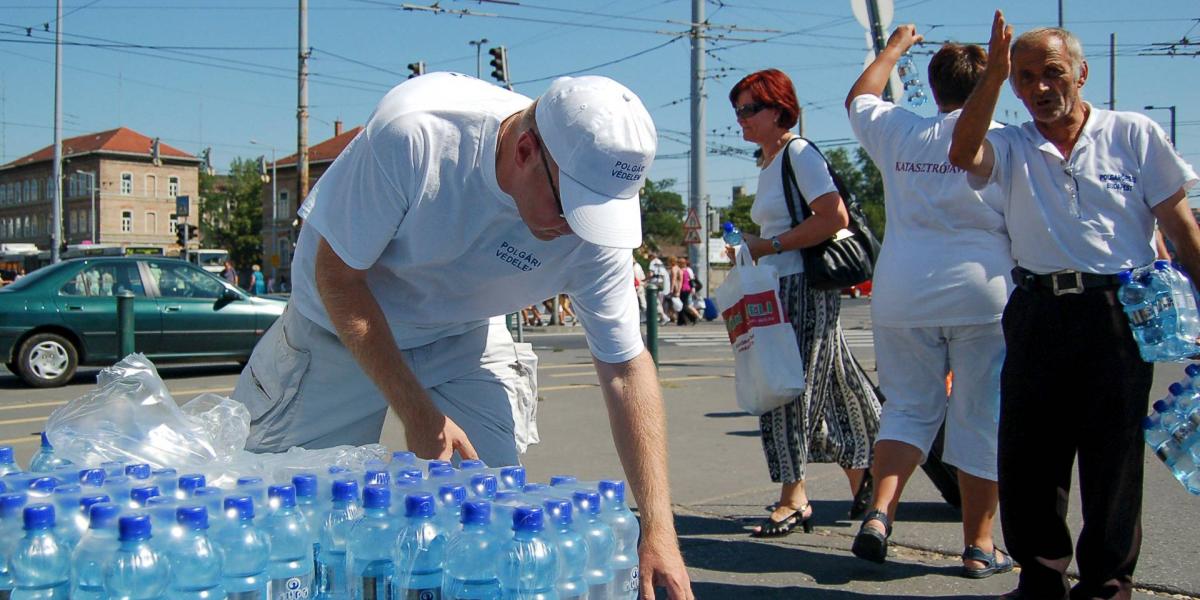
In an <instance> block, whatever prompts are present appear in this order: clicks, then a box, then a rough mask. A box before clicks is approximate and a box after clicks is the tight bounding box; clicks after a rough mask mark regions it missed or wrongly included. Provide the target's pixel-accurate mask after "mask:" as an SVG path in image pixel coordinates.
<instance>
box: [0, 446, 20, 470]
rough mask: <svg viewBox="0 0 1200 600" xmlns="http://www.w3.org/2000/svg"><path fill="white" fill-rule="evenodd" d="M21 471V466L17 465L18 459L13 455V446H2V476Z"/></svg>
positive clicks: (0, 463) (0, 461) (0, 468)
mask: <svg viewBox="0 0 1200 600" xmlns="http://www.w3.org/2000/svg"><path fill="white" fill-rule="evenodd" d="M20 472H21V467H20V466H18V465H17V459H16V457H15V456H13V447H12V446H0V477H4V476H5V475H8V474H9V473H20Z"/></svg>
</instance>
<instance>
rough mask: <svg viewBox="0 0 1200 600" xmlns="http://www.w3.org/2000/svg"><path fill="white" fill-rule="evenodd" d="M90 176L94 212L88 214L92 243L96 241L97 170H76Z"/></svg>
mask: <svg viewBox="0 0 1200 600" xmlns="http://www.w3.org/2000/svg"><path fill="white" fill-rule="evenodd" d="M75 172H76V173H79V174H80V175H87V177H88V192H89V193H91V195H92V213H91V214H90V215H88V230H89V231H91V233H92V243H93V244H95V243H96V172H95V171H75Z"/></svg>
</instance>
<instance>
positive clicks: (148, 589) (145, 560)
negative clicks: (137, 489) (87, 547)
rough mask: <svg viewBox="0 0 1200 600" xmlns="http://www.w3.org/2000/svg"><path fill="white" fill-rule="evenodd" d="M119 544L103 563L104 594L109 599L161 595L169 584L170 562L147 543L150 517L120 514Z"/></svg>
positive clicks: (147, 598) (145, 599)
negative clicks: (122, 515)
mask: <svg viewBox="0 0 1200 600" xmlns="http://www.w3.org/2000/svg"><path fill="white" fill-rule="evenodd" d="M117 527H118V529H119V530H120V538H119V540H120V542H121V544H120V546H119V547H118V548H117V551H116V553H115V554H113V558H112V561H110V562H109V563H107V564H106V565H105V566H104V593H105V595H106V596H107V597H108V598H110V599H111V600H157V599H158V598H163V597H165V595H166V593H167V586H168V585H169V584H170V583H171V564H170V562H169V561H168V559H167V557H166V555H165V554H162V553H160V552H159V551H158V549H157V548H156V547H155V546H154V545H152V544H151V543H150V538H151V536H152V531H153V525H152V523H151V521H150V516H149V515H145V514H133V515H126V516H124V517H121V518H120V520H119V521H118V522H117Z"/></svg>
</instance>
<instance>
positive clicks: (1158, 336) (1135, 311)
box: [1117, 271, 1165, 362]
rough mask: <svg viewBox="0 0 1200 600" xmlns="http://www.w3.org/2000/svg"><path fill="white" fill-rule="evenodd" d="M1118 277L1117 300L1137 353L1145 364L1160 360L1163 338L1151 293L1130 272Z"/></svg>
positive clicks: (1122, 273)
mask: <svg viewBox="0 0 1200 600" xmlns="http://www.w3.org/2000/svg"><path fill="white" fill-rule="evenodd" d="M1118 277H1119V279H1120V281H1121V288H1120V290H1118V291H1117V299H1118V300H1120V301H1121V305H1122V310H1124V311H1125V315H1126V316H1127V317H1128V318H1129V328H1130V329H1132V330H1133V339H1134V340H1135V341H1136V342H1137V345H1138V353H1140V354H1141V355H1142V360H1144V361H1146V362H1154V361H1157V360H1161V359H1160V357H1161V356H1162V355H1163V354H1164V353H1163V352H1162V345H1163V342H1164V339H1165V337H1164V333H1163V328H1162V323H1161V322H1160V321H1159V319H1158V311H1157V305H1156V303H1155V301H1154V294H1153V292H1151V291H1150V290H1149V289H1148V288H1147V287H1146V286H1144V285H1142V284H1141V282H1139V281H1138V280H1137V279H1135V278H1134V277H1133V272H1131V271H1122V272H1121V273H1120V275H1118Z"/></svg>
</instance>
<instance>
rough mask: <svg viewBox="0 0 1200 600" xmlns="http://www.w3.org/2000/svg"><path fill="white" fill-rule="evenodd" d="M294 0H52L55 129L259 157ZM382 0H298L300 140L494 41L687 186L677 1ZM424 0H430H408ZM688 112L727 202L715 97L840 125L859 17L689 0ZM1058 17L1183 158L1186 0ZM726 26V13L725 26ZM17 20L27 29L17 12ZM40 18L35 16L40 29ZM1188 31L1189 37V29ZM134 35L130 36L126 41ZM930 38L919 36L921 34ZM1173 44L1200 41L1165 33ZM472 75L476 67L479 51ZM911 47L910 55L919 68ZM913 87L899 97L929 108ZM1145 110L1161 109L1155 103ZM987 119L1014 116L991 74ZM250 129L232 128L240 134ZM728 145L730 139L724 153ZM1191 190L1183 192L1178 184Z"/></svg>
mask: <svg viewBox="0 0 1200 600" xmlns="http://www.w3.org/2000/svg"><path fill="white" fill-rule="evenodd" d="M297 4H298V2H296V1H295V0H68V1H67V4H66V5H65V12H66V16H65V18H64V27H63V31H64V40H65V41H66V42H68V43H70V44H72V45H68V46H66V47H65V50H64V57H65V65H66V66H65V69H64V72H63V113H64V117H65V118H64V121H65V125H64V136H65V137H70V136H72V135H78V134H81V133H87V132H94V131H101V130H105V129H110V128H113V127H116V126H119V125H123V126H126V127H130V128H133V129H135V130H137V131H140V132H142V133H144V134H146V135H149V136H151V137H154V136H159V137H161V138H162V139H163V140H164V141H166V142H167V143H169V144H171V145H173V146H176V147H178V148H181V149H183V150H186V151H188V152H192V153H196V154H198V153H199V151H200V150H201V149H202V148H204V147H206V146H211V147H212V148H213V158H214V164H215V166H216V167H217V168H218V170H224V169H226V168H227V167H228V165H229V162H230V161H231V160H232V159H233V158H234V157H237V156H245V157H252V156H257V155H259V154H264V153H265V154H267V155H268V156H269V155H270V149H269V147H270V146H271V145H274V146H275V147H276V148H277V152H278V154H279V156H283V155H286V154H290V153H292V152H294V151H295V145H296V119H295V106H296V81H295V73H296V47H297ZM401 4H402V2H401V1H400V0H394V1H393V0H310V2H309V12H310V14H309V45H310V46H311V47H312V48H313V53H312V60H311V62H310V71H311V73H312V77H311V79H310V85H309V90H310V91H309V101H310V104H311V107H310V114H311V119H310V124H309V132H310V133H309V140H310V143H316V142H319V141H321V140H323V139H326V138H327V137H329V136H330V135H332V132H333V121H334V120H335V119H341V120H343V121H344V122H345V123H346V126H347V127H348V128H349V127H352V126H354V125H358V124H361V123H362V122H363V121H364V120H365V119H366V118H367V116H368V115H369V114H370V112H371V110H372V108H373V107H374V105H375V103H376V102H377V101H378V100H379V98H380V97H382V95H383V94H384V93H385V92H386V91H387V90H388V89H389V88H390V87H391V86H393V85H395V84H396V83H398V82H400V81H401V80H403V79H404V78H405V77H406V76H407V75H408V71H407V69H406V68H405V66H406V65H407V64H408V63H410V62H414V61H417V60H424V61H425V62H426V63H427V65H428V68H429V70H453V71H459V72H463V73H468V74H474V73H475V49H474V48H473V47H471V46H470V45H469V44H468V42H469V41H470V40H477V39H480V38H487V39H488V40H489V42H488V44H486V45H485V50H486V47H488V46H492V45H497V44H504V45H505V46H507V47H508V55H509V61H510V65H511V66H510V68H511V71H512V79H513V81H514V82H515V83H516V90H517V91H518V92H521V93H523V94H526V95H529V96H536V95H538V94H539V93H541V91H542V90H544V89H545V86H546V84H547V81H548V80H549V79H550V78H552V77H553V76H556V75H559V74H564V73H571V72H576V71H580V72H585V73H595V74H602V75H608V76H610V77H613V78H615V79H617V80H619V81H621V82H623V83H625V84H626V85H628V86H629V87H630V88H632V89H633V90H634V91H635V92H637V93H638V94H639V95H640V96H641V97H642V99H643V101H644V102H645V104H646V106H647V107H648V108H649V109H650V112H651V114H652V115H653V117H654V120H655V122H656V124H657V126H658V128H659V134H660V140H659V158H658V160H657V161H656V162H655V164H654V166H653V168H652V170H651V172H650V177H651V178H652V179H663V178H673V179H675V180H677V184H676V189H677V190H678V191H679V192H680V193H685V194H686V192H687V177H688V162H687V159H686V153H687V151H688V149H689V146H688V142H687V135H688V133H687V132H688V128H689V116H688V115H689V112H688V111H689V103H688V99H687V98H688V94H689V83H688V82H689V74H690V71H689V56H690V49H689V42H688V40H687V38H685V37H682V36H681V34H682V33H684V32H686V30H687V25H686V23H687V22H689V21H690V18H691V1H690V0H558V1H555V0H530V1H528V2H526V1H524V0H520V1H516V2H511V3H510V2H508V0H505V1H504V2H497V1H494V0H493V1H483V2H480V1H478V0H471V1H468V0H441V2H440V5H441V7H443V8H447V9H452V10H467V11H470V12H472V13H475V15H477V16H452V15H448V14H432V13H429V12H415V11H403V10H399V7H400V6H401ZM411 4H414V5H430V4H432V0H413V1H412V2H411ZM895 4H896V5H895V18H894V23H904V22H912V23H916V24H917V27H918V30H919V31H920V32H922V33H924V34H925V35H926V36H927V37H928V38H929V39H931V40H939V41H940V40H950V39H953V40H957V41H964V42H978V43H986V41H987V36H988V32H989V27H990V22H991V15H992V11H993V10H994V9H995V8H1001V9H1003V10H1004V11H1005V13H1006V15H1007V16H1008V18H1009V21H1010V22H1011V23H1013V24H1014V26H1015V27H1016V29H1017V31H1018V33H1019V32H1020V31H1023V30H1025V29H1029V28H1032V27H1035V26H1040V25H1054V24H1056V23H1057V19H1058V10H1057V3H1056V2H1053V1H1051V0H1019V1H1018V0H1013V1H1002V2H996V3H988V2H974V1H973V2H963V1H961V0H895ZM706 12H707V17H708V20H709V22H710V23H711V24H712V25H714V26H722V27H721V28H717V27H714V28H713V29H712V30H711V32H710V33H711V35H713V36H720V38H719V39H715V38H714V39H709V40H708V41H707V47H708V49H709V53H708V56H707V58H706V66H707V69H708V75H709V78H708V79H706V81H705V84H706V92H707V110H706V121H707V122H706V128H707V129H708V130H709V131H710V135H709V138H708V139H709V143H710V146H715V147H716V148H719V149H724V150H726V151H732V152H733V153H734V154H735V155H712V154H710V155H709V157H708V159H707V177H706V179H707V184H708V193H709V194H710V196H711V198H712V202H713V204H714V205H723V204H727V203H728V202H729V199H730V189H731V187H732V186H733V185H738V184H743V185H746V186H748V187H749V188H753V185H754V181H755V168H754V165H753V163H752V162H751V161H750V160H749V159H748V158H747V156H746V155H747V154H748V152H749V151H750V150H751V149H752V148H751V147H750V145H749V144H747V143H746V142H744V141H742V140H741V138H740V135H738V133H737V127H736V124H735V122H734V118H733V115H732V111H731V109H730V107H729V103H728V101H727V99H726V98H727V94H728V90H729V88H730V87H731V86H732V85H733V84H734V83H736V82H737V80H738V79H739V78H741V77H742V76H744V75H746V74H748V73H750V72H752V71H755V70H758V69H762V68H767V67H777V68H780V69H783V70H784V71H785V72H787V73H788V74H789V75H790V76H791V77H792V78H793V80H794V81H795V82H796V87H797V90H798V93H799V96H800V99H801V102H802V104H804V106H805V109H806V125H807V129H806V131H805V134H806V135H807V136H808V137H810V138H812V139H815V140H818V141H822V140H825V141H828V142H829V143H828V144H827V145H832V144H835V143H839V142H846V141H848V140H849V139H850V138H851V133H850V129H849V126H848V125H847V123H846V117H845V114H844V112H843V110H842V100H843V98H844V96H845V94H846V91H847V90H848V89H849V86H850V85H851V83H853V81H854V79H855V78H856V77H857V75H858V73H859V72H860V71H861V68H862V65H863V60H864V57H865V53H866V42H865V40H864V37H863V28H862V27H861V26H860V25H859V24H858V23H857V22H856V21H855V20H854V18H853V17H852V15H851V12H850V7H849V2H848V0H832V1H824V2H818V1H816V0H709V1H708V3H707V4H706ZM1064 12H1065V21H1066V26H1067V27H1068V28H1069V29H1071V30H1073V31H1074V32H1075V33H1076V34H1078V35H1079V36H1080V37H1081V38H1082V40H1083V43H1084V49H1085V51H1086V53H1087V56H1088V60H1089V63H1090V68H1091V78H1090V80H1089V82H1088V84H1087V86H1086V87H1085V90H1084V91H1085V97H1086V98H1087V99H1088V100H1090V101H1091V102H1093V103H1096V104H1098V105H1101V106H1104V105H1105V103H1107V101H1108V87H1109V86H1108V83H1109V75H1110V69H1109V63H1108V40H1109V34H1110V33H1114V32H1115V33H1116V34H1117V42H1118V47H1117V50H1118V52H1117V54H1118V57H1117V69H1116V71H1117V91H1116V102H1117V108H1118V109H1123V110H1139V111H1140V110H1142V107H1143V106H1145V105H1148V104H1153V105H1164V106H1165V105H1176V106H1177V107H1178V116H1177V119H1178V123H1177V130H1178V134H1177V136H1178V146H1179V149H1180V151H1181V152H1182V153H1183V154H1184V156H1185V158H1187V159H1188V160H1189V161H1191V162H1192V163H1193V164H1198V163H1200V140H1198V139H1197V137H1198V136H1197V134H1198V133H1200V59H1198V58H1197V57H1194V56H1174V57H1170V56H1145V55H1144V54H1146V53H1159V54H1162V53H1165V52H1166V49H1167V46H1162V45H1156V44H1169V43H1177V42H1180V41H1181V40H1182V39H1183V38H1188V39H1191V40H1200V25H1198V23H1200V5H1197V3H1196V2H1195V1H1194V0H1151V1H1141V2H1128V1H1123V2H1117V1H1115V0H1088V1H1083V0H1065V11H1064ZM53 20H54V2H52V1H50V0H0V163H4V162H8V161H11V160H13V159H16V158H18V157H20V156H23V155H25V154H27V153H29V152H33V151H34V150H36V149H38V148H41V147H43V146H45V145H47V144H50V143H52V141H53V129H52V127H51V125H52V123H53V98H54V87H53V84H54V79H53V61H54V46H53V44H52V42H53V33H52V32H51V33H47V32H45V31H44V30H43V24H44V23H51V24H52V23H53ZM730 26H736V28H730ZM27 27H29V28H32V31H31V32H29V35H27V31H26V28H27ZM51 30H53V28H52V27H51ZM1193 43H1195V42H1193ZM134 46H137V47H134ZM926 48H927V49H934V48H936V47H935V46H927V47H926ZM1175 50H1176V51H1177V52H1179V53H1186V52H1193V53H1195V52H1198V51H1200V45H1188V46H1184V45H1179V46H1176V48H1175ZM483 59H484V60H483V76H484V78H485V79H486V78H487V75H488V73H490V68H489V67H488V65H487V59H488V56H487V54H486V51H485V52H484V55H483ZM927 60H928V57H927V56H919V57H918V62H919V64H920V66H921V68H922V69H924V67H925V66H926V62H927ZM933 110H934V108H933V107H932V104H930V105H927V106H925V107H922V108H921V109H919V112H923V113H925V114H932V112H933ZM1149 114H1150V115H1151V116H1152V117H1153V118H1155V119H1156V120H1158V121H1159V122H1160V123H1163V125H1164V127H1166V126H1167V121H1168V112H1167V111H1150V112H1149ZM997 118H998V119H999V120H1012V119H1016V118H1020V119H1022V120H1024V119H1025V118H1026V112H1025V110H1024V109H1023V108H1022V107H1021V105H1020V104H1019V103H1018V101H1017V100H1016V99H1015V97H1013V96H1012V94H1011V92H1005V94H1004V95H1003V96H1002V97H1001V100H1000V106H999V108H998V109H997ZM252 139H253V140H257V141H259V142H262V143H264V144H265V145H266V146H265V147H258V146H254V145H252V144H250V140H252ZM738 153H740V154H738ZM1196 196H1197V192H1193V197H1196Z"/></svg>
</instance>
